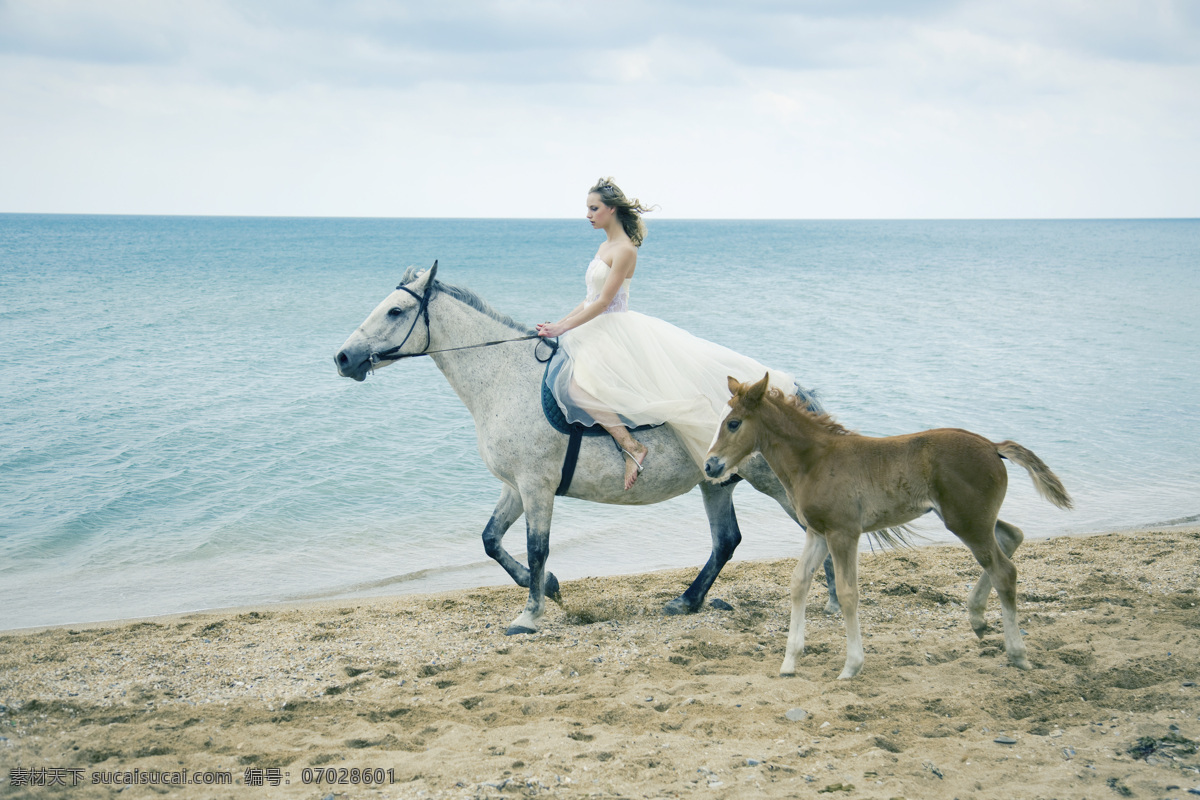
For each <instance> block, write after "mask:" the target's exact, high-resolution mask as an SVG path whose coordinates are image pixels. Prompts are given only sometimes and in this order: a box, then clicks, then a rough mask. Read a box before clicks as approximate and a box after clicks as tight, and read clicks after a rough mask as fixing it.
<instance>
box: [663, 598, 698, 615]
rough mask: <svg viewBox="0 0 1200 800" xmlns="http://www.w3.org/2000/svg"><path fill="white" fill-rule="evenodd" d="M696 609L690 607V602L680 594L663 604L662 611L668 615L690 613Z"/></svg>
mask: <svg viewBox="0 0 1200 800" xmlns="http://www.w3.org/2000/svg"><path fill="white" fill-rule="evenodd" d="M695 610H696V609H694V608H692V605H691V603H689V602H688V601H687V600H684V599H683V597H682V596H680V597H676V598H675V599H674V600H672V601H671V602H669V603H667V604H666V605H665V606H663V613H664V614H666V615H667V616H668V617H674V616H678V615H680V614H691V613H692V612H694V611H695Z"/></svg>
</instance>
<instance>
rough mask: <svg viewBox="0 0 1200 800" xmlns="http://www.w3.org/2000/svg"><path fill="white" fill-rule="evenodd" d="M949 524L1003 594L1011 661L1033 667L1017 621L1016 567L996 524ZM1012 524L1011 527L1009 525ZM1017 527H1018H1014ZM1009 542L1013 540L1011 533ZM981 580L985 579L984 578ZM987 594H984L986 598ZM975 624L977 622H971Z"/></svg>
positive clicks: (1018, 664)
mask: <svg viewBox="0 0 1200 800" xmlns="http://www.w3.org/2000/svg"><path fill="white" fill-rule="evenodd" d="M946 527H947V528H950V531H951V532H952V533H954V535H956V536H958V538H959V539H961V540H962V542H963V544H965V545H966V546H967V547H969V548H970V549H971V553H972V554H974V556H975V560H976V561H978V562H979V566H981V567H983V569H984V571H985V572H986V573H987V575H988V577H989V578H991V582H992V584H994V585H995V587H996V594H998V595H999V596H1000V609H1001V615H1002V617H1003V619H1004V650H1005V652H1007V653H1008V660H1009V662H1010V663H1011V664H1012V665H1013V666H1014V667H1018V668H1020V669H1032V667H1031V666H1030V664H1029V659H1028V658H1026V655H1025V641H1024V640H1023V639H1022V638H1021V626H1020V624H1018V622H1017V568H1016V567H1015V566H1013V563H1012V561H1011V560H1010V559H1009V557H1008V556H1007V555H1005V553H1004V551H1003V550H1001V549H1000V545H999V543H998V542H997V538H998V537H997V536H996V535H995V532H994V531H995V526H994V524H987V523H984V524H983V525H979V526H975V527H974V528H972V527H970V526H969V525H959V526H954V527H951V523H950V522H949V521H948V522H947V523H946ZM1010 527H1011V526H1010ZM1014 530H1016V529H1014ZM1006 534H1009V535H1010V538H1009V541H1010V542H1011V541H1012V538H1011V532H1010V531H1007V530H1006ZM981 580H982V579H981ZM986 597H987V595H984V598H985V599H986ZM972 624H974V621H972Z"/></svg>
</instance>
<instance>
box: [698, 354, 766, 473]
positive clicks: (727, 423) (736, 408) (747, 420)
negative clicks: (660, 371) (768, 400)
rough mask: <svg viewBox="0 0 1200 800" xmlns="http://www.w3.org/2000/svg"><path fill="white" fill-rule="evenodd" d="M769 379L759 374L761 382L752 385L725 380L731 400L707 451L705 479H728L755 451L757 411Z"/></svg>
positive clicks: (760, 405) (734, 380)
mask: <svg viewBox="0 0 1200 800" xmlns="http://www.w3.org/2000/svg"><path fill="white" fill-rule="evenodd" d="M769 378H770V375H769V374H768V375H763V377H762V380H760V381H759V382H758V383H754V384H749V383H739V382H738V380H737V379H736V378H733V377H730V378H729V391H730V393H732V394H733V397H731V398H729V405H728V406H726V408H725V416H724V417H723V418H722V419H721V426H720V427H719V428H717V437H716V439H714V440H713V443H712V446H711V447H709V448H708V458H707V459H706V460H705V462H704V474H705V475H707V476H708V477H709V479H711V480H714V481H721V480H724V479H726V478H728V477H729V474H730V473H731V472H734V471H736V470H737V467H738V465H739V464H741V463H742V462H743V461H745V460H746V459H747V458H749V457H750V456H751V455H753V454H754V452H755V451H756V450H758V411H759V409H760V408H761V407H762V403H763V398H765V397H766V394H767V382H768V379H769Z"/></svg>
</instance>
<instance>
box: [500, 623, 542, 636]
mask: <svg viewBox="0 0 1200 800" xmlns="http://www.w3.org/2000/svg"><path fill="white" fill-rule="evenodd" d="M518 633H537V631H536V630H534V629H533V628H526V627H525V626H524V625H509V626H508V630H506V631H504V635H505V636H516V635H517V634H518Z"/></svg>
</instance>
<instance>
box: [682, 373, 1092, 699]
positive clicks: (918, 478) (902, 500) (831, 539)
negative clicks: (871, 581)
mask: <svg viewBox="0 0 1200 800" xmlns="http://www.w3.org/2000/svg"><path fill="white" fill-rule="evenodd" d="M729 391H730V392H732V393H733V397H732V398H731V399H730V401H729V406H728V408H727V410H726V416H725V417H724V418H723V419H722V420H721V427H720V429H719V431H718V433H717V438H716V440H715V441H714V442H713V445H712V447H711V448H710V449H709V451H708V460H707V461H706V462H705V465H704V471H705V473H706V474H707V475H708V477H709V478H710V479H713V480H723V479H725V478H726V477H728V475H729V473H730V472H731V471H733V470H735V469H736V468H737V466H738V465H739V464H741V463H742V461H744V460H745V459H746V458H747V457H749V456H750V455H752V454H753V453H762V455H763V457H764V458H765V459H766V460H767V463H768V464H769V465H770V466H771V469H772V470H773V471H774V472H775V474H776V475H777V476H778V477H779V479H780V480H781V481H782V482H783V485H784V486H785V487H786V489H787V494H788V499H790V500H791V501H792V506H793V507H794V508H795V509H796V511H797V513H798V514H800V517H801V522H804V523H805V524H806V525H807V527H808V533H809V534H812V535H810V536H807V537H806V539H805V544H804V552H803V554H801V556H800V563H799V564H797V565H796V570H795V572H793V573H792V623H791V631H790V632H789V634H788V642H787V651H786V653H785V654H784V658H783V666H782V667H780V669H779V671H780V673H781V674H784V675H791V674H793V673H794V672H795V671H796V657H797V656H799V655H801V654H803V653H804V612H805V606H806V602H807V596H808V587H809V584H810V583H811V582H812V574H813V570H814V569H816V568H817V566H819V565H820V564H821V563H822V562H823V561H824V560H825V555H826V553H827V552H828V553H832V555H833V564H834V572H835V578H836V581H837V593H838V598H839V599H840V600H841V603H842V613H843V614H844V615H845V619H846V664H845V667H844V668H843V669H842V674H841V675H839V676H838V678H839V679H841V680H845V679H848V678H853V677H854V676H855V675H857V674H858V673H859V671H860V670H861V669H862V665H863V647H862V632H861V630H860V629H859V624H858V540H859V537H860V536H861V535H862V534H863V533H864V532H869V531H874V530H878V529H881V528H890V527H895V526H898V525H903V524H904V523H906V522H910V521H912V520H914V519H916V518H917V517H919V516H921V515H922V514H925V513H927V512H929V511H933V512H934V513H936V514H937V515H938V516H939V517H941V519H942V522H943V523H944V524H945V526H946V528H947V529H948V530H949V531H950V532H951V533H953V534H954V535H955V536H957V537H958V538H959V539H960V540H962V543H963V544H965V545H966V546H967V547H968V548H970V550H971V553H972V554H974V556H975V560H976V561H978V562H979V565H980V566H981V567H983V575H982V576H981V577H980V579H979V581H978V582H977V583H976V584H975V588H974V589H973V590H972V591H971V595H970V597H969V599H968V601H967V609H968V613H969V615H970V620H971V627H972V628H974V629H975V633H976V635H978V636H979V637H981V638H982V637H983V634H984V631H986V630H987V624H986V623H985V622H984V619H983V612H984V608H985V607H986V606H987V599H988V595H989V594H990V592H991V587H992V585H993V584H995V587H996V593H997V594H998V595H999V596H1000V605H1001V607H1002V609H1003V619H1004V649H1005V651H1006V652H1007V653H1008V660H1009V661H1010V662H1011V663H1012V664H1013V665H1014V666H1016V667H1019V668H1021V669H1030V664H1029V660H1028V659H1027V658H1026V656H1025V643H1024V642H1023V641H1022V640H1021V629H1020V626H1019V625H1018V624H1017V570H1016V567H1014V566H1013V563H1012V561H1011V560H1009V556H1011V555H1012V554H1013V551H1014V550H1016V548H1017V545H1019V544H1020V543H1021V541H1022V540H1023V539H1024V534H1023V533H1022V532H1021V529H1020V528H1018V527H1016V526H1015V525H1010V524H1008V523H1007V522H1004V521H1003V520H1000V519H998V518H997V515H998V514H999V512H1000V505H1001V503H1003V502H1004V494H1005V492H1006V491H1007V489H1008V471H1007V470H1006V469H1005V468H1004V464H1003V463H1002V462H1001V459H1004V458H1007V459H1008V460H1010V461H1012V462H1013V463H1015V464H1019V465H1020V466H1022V467H1024V468H1025V469H1026V470H1027V471H1028V472H1029V476H1030V477H1031V478H1033V485H1034V486H1035V487H1036V488H1037V491H1038V493H1039V494H1041V495H1042V497H1044V498H1046V499H1047V500H1049V501H1050V502H1051V503H1053V504H1054V505H1056V506H1058V507H1059V508H1070V507H1071V498H1070V496H1069V495H1068V494H1067V490H1066V489H1065V488H1063V485H1062V482H1061V481H1060V480H1059V479H1058V477H1057V476H1056V475H1055V474H1054V473H1053V472H1051V471H1050V469H1049V468H1048V467H1047V466H1046V465H1045V464H1044V463H1043V462H1042V460H1041V459H1040V458H1038V457H1037V456H1036V455H1034V454H1033V453H1032V452H1031V451H1029V450H1027V449H1026V448H1024V447H1022V446H1021V445H1019V444H1017V443H1016V442H1009V441H1005V442H1000V443H998V444H996V443H993V442H990V441H988V440H987V439H985V438H983V437H982V436H979V435H978V434H974V433H971V432H970V431H964V430H959V429H957V428H939V429H937V430H931V431H925V432H923V433H912V434H908V435H906V436H887V437H882V438H875V437H868V436H861V435H859V434H856V433H852V432H851V431H848V430H846V429H845V428H843V427H842V426H841V425H839V424H838V423H836V422H834V421H833V419H831V418H830V417H829V416H828V415H817V414H813V413H812V412H810V411H808V410H806V409H805V408H804V407H803V405H802V404H799V403H797V402H796V401H795V400H794V399H793V398H789V397H785V396H784V394H783V393H782V392H780V391H779V390H778V389H768V388H767V379H766V378H765V377H764V378H763V379H762V380H760V381H759V382H758V383H755V384H753V385H751V384H742V383H738V381H736V380H735V379H733V378H730V379H729Z"/></svg>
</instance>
